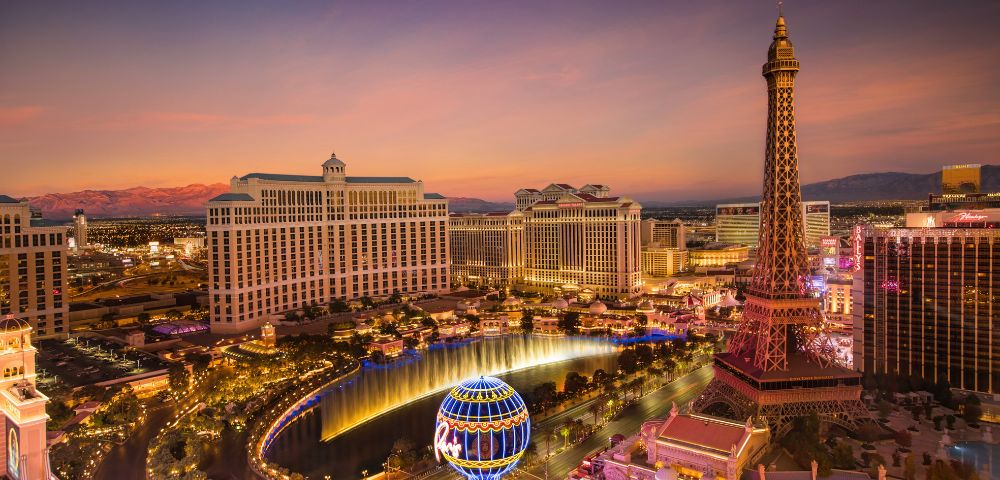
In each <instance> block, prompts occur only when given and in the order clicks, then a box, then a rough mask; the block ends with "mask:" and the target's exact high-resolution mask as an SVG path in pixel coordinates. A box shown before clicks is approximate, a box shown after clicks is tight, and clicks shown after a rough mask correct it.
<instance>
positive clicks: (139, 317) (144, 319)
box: [135, 312, 150, 325]
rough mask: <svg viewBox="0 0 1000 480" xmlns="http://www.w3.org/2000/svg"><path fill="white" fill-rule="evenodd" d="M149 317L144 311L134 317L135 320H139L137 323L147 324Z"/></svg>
mask: <svg viewBox="0 0 1000 480" xmlns="http://www.w3.org/2000/svg"><path fill="white" fill-rule="evenodd" d="M149 319H150V317H149V314H148V313H146V312H142V313H140V314H139V315H137V316H136V317H135V320H136V321H137V322H139V325H148V324H149Z"/></svg>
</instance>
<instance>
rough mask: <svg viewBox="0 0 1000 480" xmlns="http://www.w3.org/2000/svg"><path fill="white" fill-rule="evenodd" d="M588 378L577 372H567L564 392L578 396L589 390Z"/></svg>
mask: <svg viewBox="0 0 1000 480" xmlns="http://www.w3.org/2000/svg"><path fill="white" fill-rule="evenodd" d="M587 383H588V382H587V377H584V376H582V375H580V374H579V373H577V372H567V373H566V381H565V382H564V383H563V391H564V392H566V393H567V394H569V395H576V394H578V393H580V392H582V391H584V390H586V388H587Z"/></svg>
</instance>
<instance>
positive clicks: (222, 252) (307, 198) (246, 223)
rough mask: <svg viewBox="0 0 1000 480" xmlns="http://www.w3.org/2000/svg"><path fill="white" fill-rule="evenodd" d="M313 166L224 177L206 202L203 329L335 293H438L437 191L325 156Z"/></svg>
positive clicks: (234, 326)
mask: <svg viewBox="0 0 1000 480" xmlns="http://www.w3.org/2000/svg"><path fill="white" fill-rule="evenodd" d="M322 171H323V174H322V175H283V174H270V173H251V174H248V175H244V176H242V177H233V178H232V180H231V191H230V192H229V193H224V194H222V195H219V196H217V197H215V198H213V199H211V200H209V202H208V205H207V208H208V226H207V227H208V247H209V252H210V253H209V297H210V302H211V305H210V308H211V312H212V323H211V326H212V331H213V332H216V333H239V332H245V331H248V330H251V329H255V328H258V327H259V326H260V325H261V324H263V322H264V321H265V320H266V319H268V318H269V317H273V316H277V315H282V314H283V312H286V311H289V310H293V309H297V308H301V307H303V306H305V305H312V304H317V305H324V304H326V303H328V302H330V301H331V300H333V299H338V298H341V299H345V300H351V299H356V298H360V297H364V296H369V297H378V296H386V295H391V294H393V293H397V292H398V293H404V294H413V293H436V292H441V291H445V290H447V288H448V285H449V283H450V279H449V272H448V231H447V223H448V201H447V200H446V199H445V198H444V197H443V196H441V195H439V194H436V193H424V185H423V182H421V181H419V180H413V179H412V178H409V177H352V176H347V174H346V171H347V166H346V164H345V163H344V162H343V161H341V160H340V159H338V158H337V157H336V156H335V155H331V156H330V159H329V160H327V161H326V162H325V163H323V170H322Z"/></svg>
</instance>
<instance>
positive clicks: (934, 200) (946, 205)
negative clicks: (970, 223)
mask: <svg viewBox="0 0 1000 480" xmlns="http://www.w3.org/2000/svg"><path fill="white" fill-rule="evenodd" d="M986 208H1000V192H990V193H946V194H944V195H934V194H931V195H930V196H929V198H928V201H927V210H929V211H932V212H940V211H948V210H982V209H986Z"/></svg>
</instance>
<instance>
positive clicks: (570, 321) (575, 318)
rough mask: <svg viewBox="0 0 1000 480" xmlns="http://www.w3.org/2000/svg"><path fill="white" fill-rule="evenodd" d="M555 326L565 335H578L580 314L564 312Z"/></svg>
mask: <svg viewBox="0 0 1000 480" xmlns="http://www.w3.org/2000/svg"><path fill="white" fill-rule="evenodd" d="M557 325H558V326H559V329H560V330H562V331H563V333H565V334H566V335H578V334H579V333H580V314H579V313H577V312H566V313H565V314H564V315H563V316H562V318H560V319H559V323H558V324H557Z"/></svg>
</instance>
